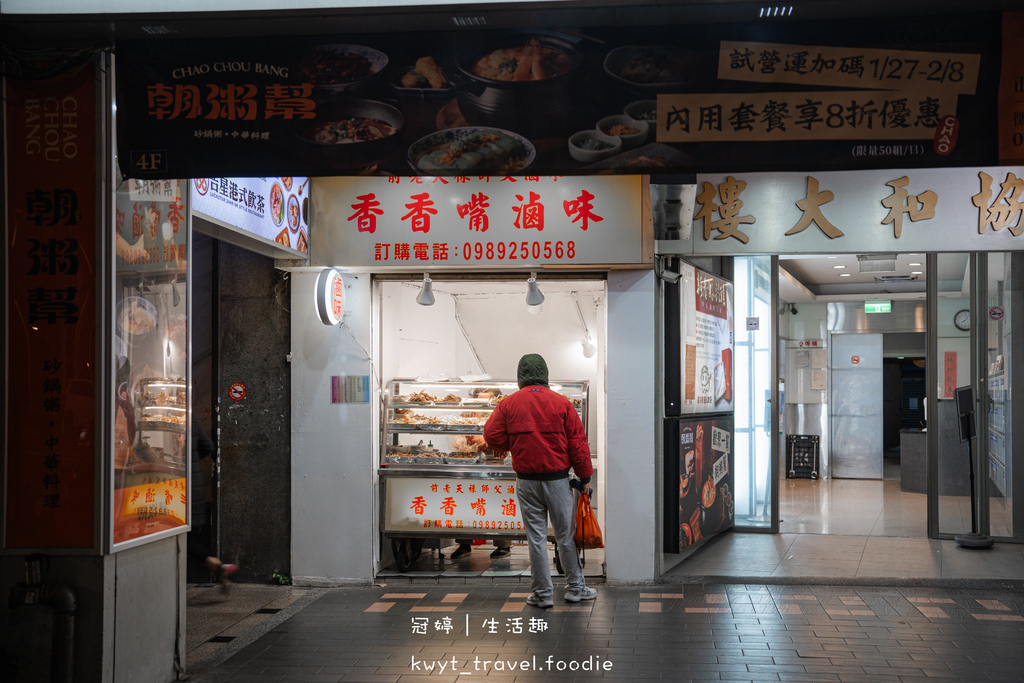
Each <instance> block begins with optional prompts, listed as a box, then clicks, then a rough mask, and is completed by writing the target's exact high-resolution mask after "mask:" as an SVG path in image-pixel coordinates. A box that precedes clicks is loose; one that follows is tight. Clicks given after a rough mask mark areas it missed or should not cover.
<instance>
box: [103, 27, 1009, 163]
mask: <svg viewBox="0 0 1024 683" xmlns="http://www.w3.org/2000/svg"><path fill="white" fill-rule="evenodd" d="M1000 28H1001V24H1000V16H999V15H998V14H994V13H992V14H984V15H983V14H975V15H966V16H943V15H941V14H932V15H930V16H924V15H921V14H920V13H918V14H915V15H914V16H908V17H904V18H891V17H887V18H886V20H885V21H878V20H876V19H861V20H848V21H843V22H814V21H786V22H771V23H765V22H764V21H757V22H751V23H736V22H734V23H721V24H708V25H703V26H696V25H687V26H679V25H670V24H667V25H646V26H645V25H637V26H630V25H623V24H619V25H616V26H613V27H600V26H592V27H588V28H587V36H582V35H581V34H580V33H579V32H578V31H576V30H573V29H572V28H566V29H563V28H561V27H550V28H541V29H537V28H534V29H529V30H500V31H499V30H490V29H481V30H464V31H458V32H445V31H433V32H431V31H422V32H418V33H386V32H380V33H374V34H362V35H360V34H354V35H323V36H280V37H277V38H275V39H274V40H252V39H250V38H239V39H220V40H216V41H210V40H202V41H185V40H175V41H154V40H139V41H132V40H122V41H118V45H117V51H116V52H117V58H118V70H117V92H118V118H117V126H118V130H117V136H118V148H119V150H121V153H120V154H119V156H118V161H119V163H120V164H121V169H122V172H123V173H124V174H125V176H126V177H143V178H157V177H163V178H174V177H201V176H209V175H222V176H228V177H230V176H253V175H266V174H269V173H273V174H278V173H301V174H303V175H316V176H328V175H347V176H358V175H396V174H403V173H404V174H408V173H410V172H411V173H414V174H417V175H434V176H458V175H473V176H481V175H490V176H505V175H514V176H519V175H525V174H527V173H530V174H536V175H598V174H645V173H646V174H650V173H694V172H698V171H699V172H705V173H708V172H717V171H723V172H724V171H728V172H736V171H741V170H758V169H760V170H765V171H772V170H778V169H780V168H818V169H822V168H832V169H855V168H907V167H951V166H981V165H992V164H994V163H995V162H996V158H995V156H996V144H995V141H996V136H997V127H996V126H995V125H994V121H993V117H992V112H993V111H994V110H995V107H996V96H997V91H998V87H999V78H1000V69H999V67H1000V53H1001V51H1000V48H1001V44H1000V43H1001V41H1000V35H1001V34H1002V32H1001V30H1000Z"/></svg>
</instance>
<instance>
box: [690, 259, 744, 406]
mask: <svg viewBox="0 0 1024 683" xmlns="http://www.w3.org/2000/svg"><path fill="white" fill-rule="evenodd" d="M680 271H681V274H682V278H680V281H679V285H680V287H681V291H680V313H679V321H680V325H681V327H682V329H681V331H680V337H681V339H682V342H683V343H682V347H683V348H682V351H683V358H682V359H681V360H682V363H681V368H682V372H683V377H682V385H683V387H684V394H683V400H682V406H681V411H680V412H681V413H682V414H694V413H724V412H730V411H732V409H733V386H732V384H733V370H732V345H733V303H732V302H733V285H732V283H731V282H728V281H727V280H723V279H722V278H720V277H717V276H715V275H712V274H711V273H707V272H705V271H703V270H700V269H698V268H694V267H693V266H691V265H688V264H682V266H681V267H680Z"/></svg>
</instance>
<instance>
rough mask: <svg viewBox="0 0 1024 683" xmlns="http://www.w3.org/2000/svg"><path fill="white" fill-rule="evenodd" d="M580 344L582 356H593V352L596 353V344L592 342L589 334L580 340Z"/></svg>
mask: <svg viewBox="0 0 1024 683" xmlns="http://www.w3.org/2000/svg"><path fill="white" fill-rule="evenodd" d="M580 344H582V345H583V357H584V358H593V357H594V354H595V353H597V346H596V345H595V344H594V342H593V340H592V339H591V338H590V336H589V335H588V336H587V338H586V339H584V340H583V341H581V342H580Z"/></svg>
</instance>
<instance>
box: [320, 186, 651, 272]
mask: <svg viewBox="0 0 1024 683" xmlns="http://www.w3.org/2000/svg"><path fill="white" fill-rule="evenodd" d="M641 192H642V183H641V179H640V178H639V177H638V176H602V177H593V178H566V177H562V178H547V177H544V178H541V177H536V176H527V177H523V178H513V177H505V178H497V177H496V178H488V177H484V178H476V177H473V178H469V177H464V176H459V177H456V178H452V179H447V178H424V177H421V176H413V177H399V176H394V177H391V178H318V179H317V181H316V184H315V185H314V186H313V193H314V194H313V199H314V204H315V205H316V207H317V219H316V221H317V241H316V244H315V245H314V249H313V251H312V253H311V255H310V257H311V261H312V265H322V266H343V267H348V268H372V269H375V270H381V269H385V270H386V269H388V268H399V269H403V270H408V269H410V268H412V269H414V270H422V269H424V268H434V267H443V268H451V267H466V266H469V267H473V268H481V267H483V268H487V269H493V268H513V269H520V270H521V269H523V268H526V267H533V266H544V265H549V266H557V265H563V266H568V265H598V264H601V265H606V264H607V265H641V264H649V263H651V259H652V253H653V252H651V249H650V247H651V245H650V244H646V243H645V240H644V234H645V230H646V228H645V227H644V224H643V222H642V219H641V198H642V197H641ZM645 244H646V247H645Z"/></svg>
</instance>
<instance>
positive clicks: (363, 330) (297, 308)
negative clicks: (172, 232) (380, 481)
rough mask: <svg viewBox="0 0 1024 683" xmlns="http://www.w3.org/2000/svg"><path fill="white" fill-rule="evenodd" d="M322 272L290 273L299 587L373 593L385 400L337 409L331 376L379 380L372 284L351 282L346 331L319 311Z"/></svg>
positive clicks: (354, 278) (294, 551)
mask: <svg viewBox="0 0 1024 683" xmlns="http://www.w3.org/2000/svg"><path fill="white" fill-rule="evenodd" d="M318 273H319V271H317V272H309V271H302V272H294V273H293V274H292V297H291V310H292V382H291V396H292V478H291V481H292V483H291V499H292V509H291V525H292V547H291V565H292V583H294V584H295V585H297V586H319V585H343V584H348V583H364V584H368V583H370V581H371V580H372V579H373V564H374V558H375V557H377V554H378V553H377V544H378V541H377V530H376V519H377V513H376V504H377V501H376V495H375V493H374V492H375V490H376V489H375V478H376V469H377V461H376V453H377V440H378V438H379V437H378V435H377V430H376V420H377V408H376V406H377V405H378V402H379V394H376V393H375V394H373V395H371V397H370V402H369V403H334V404H332V403H331V377H332V376H338V375H340V376H346V375H358V376H366V375H369V376H373V375H374V374H375V372H376V371H375V370H374V369H373V367H372V364H371V362H370V359H369V357H368V356H367V352H368V351H369V350H370V349H372V348H373V331H372V329H371V319H372V316H371V312H372V304H373V302H372V298H371V293H370V292H371V289H370V276H369V275H367V274H358V275H356V274H349V275H346V276H345V283H346V289H345V310H346V315H345V318H344V327H340V326H337V325H336V326H332V327H328V326H326V325H324V324H323V323H321V322H320V320H319V319H318V318H317V317H316V313H315V310H314V292H315V288H316V279H317V275H318Z"/></svg>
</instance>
